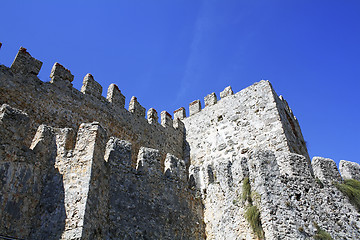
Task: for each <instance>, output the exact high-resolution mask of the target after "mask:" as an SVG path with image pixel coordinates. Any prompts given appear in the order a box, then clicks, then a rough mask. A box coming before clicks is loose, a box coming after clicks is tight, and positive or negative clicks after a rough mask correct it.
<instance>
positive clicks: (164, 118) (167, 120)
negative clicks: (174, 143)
mask: <svg viewBox="0 0 360 240" xmlns="http://www.w3.org/2000/svg"><path fill="white" fill-rule="evenodd" d="M161 125H162V126H163V127H172V126H173V120H172V118H171V115H170V113H168V112H167V111H162V112H161Z"/></svg>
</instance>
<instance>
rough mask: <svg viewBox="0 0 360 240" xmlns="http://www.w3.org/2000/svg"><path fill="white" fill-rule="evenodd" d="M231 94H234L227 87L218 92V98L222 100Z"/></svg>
mask: <svg viewBox="0 0 360 240" xmlns="http://www.w3.org/2000/svg"><path fill="white" fill-rule="evenodd" d="M233 94H234V92H233V90H232V89H231V87H230V86H228V87H226V88H225V89H224V91H222V92H220V97H221V98H224V97H227V96H230V95H233Z"/></svg>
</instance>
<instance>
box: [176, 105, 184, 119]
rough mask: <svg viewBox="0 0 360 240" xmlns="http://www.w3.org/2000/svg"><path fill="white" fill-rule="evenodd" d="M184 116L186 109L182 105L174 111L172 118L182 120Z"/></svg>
mask: <svg viewBox="0 0 360 240" xmlns="http://www.w3.org/2000/svg"><path fill="white" fill-rule="evenodd" d="M184 118H186V111H185V108H184V107H181V108H179V109H176V110H175V111H174V120H176V119H180V120H183V119H184Z"/></svg>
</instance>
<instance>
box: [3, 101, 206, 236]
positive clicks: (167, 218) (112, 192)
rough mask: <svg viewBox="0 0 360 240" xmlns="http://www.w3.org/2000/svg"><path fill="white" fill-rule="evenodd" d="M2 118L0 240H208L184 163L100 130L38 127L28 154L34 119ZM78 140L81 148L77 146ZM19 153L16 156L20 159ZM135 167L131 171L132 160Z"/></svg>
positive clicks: (11, 113)
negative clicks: (26, 142) (4, 238)
mask: <svg viewBox="0 0 360 240" xmlns="http://www.w3.org/2000/svg"><path fill="white" fill-rule="evenodd" d="M0 112H1V113H2V112H5V113H6V114H0V124H2V128H1V131H0V133H1V138H0V139H4V140H6V142H4V141H3V140H1V141H2V142H1V144H0V145H1V146H3V147H2V148H1V151H2V152H1V155H0V156H1V159H0V170H1V171H0V179H1V180H2V181H1V182H0V183H1V187H2V190H3V189H5V190H6V191H2V195H1V199H0V200H1V202H0V207H1V210H2V211H1V212H0V223H1V224H0V232H1V233H2V234H4V235H7V236H11V237H20V238H24V239H118V238H119V237H121V238H125V239H126V238H130V239H138V238H146V239H204V238H205V233H204V223H203V206H202V203H201V200H200V198H199V197H197V191H196V190H191V189H189V188H188V181H187V169H186V166H185V162H184V161H183V160H181V159H178V158H176V157H175V156H174V155H172V154H166V157H165V161H164V166H162V160H163V157H162V155H161V153H160V151H159V150H156V149H151V148H146V147H141V148H140V150H139V153H137V152H136V153H134V152H133V150H132V146H131V143H130V142H128V141H124V140H120V139H118V138H116V137H110V138H109V140H108V135H107V132H106V131H105V130H104V129H103V128H102V127H101V126H100V124H99V123H98V122H93V123H87V124H81V125H80V127H79V130H78V131H77V136H75V135H74V133H75V131H73V130H71V129H69V128H64V129H59V128H53V127H50V126H46V125H40V126H39V128H38V130H37V132H36V134H35V136H34V138H33V140H32V143H31V146H30V148H28V147H26V146H23V145H22V146H21V145H20V147H19V144H20V143H21V142H23V141H24V139H25V136H26V133H25V132H26V131H22V130H24V126H25V127H26V126H28V121H29V119H28V116H27V115H26V114H25V113H23V112H21V111H20V110H17V109H13V108H11V107H10V106H8V105H3V107H2V108H1V111H0ZM75 139H76V140H75ZM15 150H16V151H15ZM134 154H136V156H135V159H136V162H137V164H136V165H137V167H136V168H134V166H133V164H132V158H133V155H134Z"/></svg>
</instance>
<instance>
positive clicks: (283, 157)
mask: <svg viewBox="0 0 360 240" xmlns="http://www.w3.org/2000/svg"><path fill="white" fill-rule="evenodd" d="M276 160H277V163H278V165H279V169H280V173H281V174H282V175H287V176H291V177H302V178H311V177H312V174H311V168H310V165H309V162H308V160H307V159H306V158H305V157H304V156H302V155H299V154H295V153H279V154H278V155H277V156H276Z"/></svg>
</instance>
